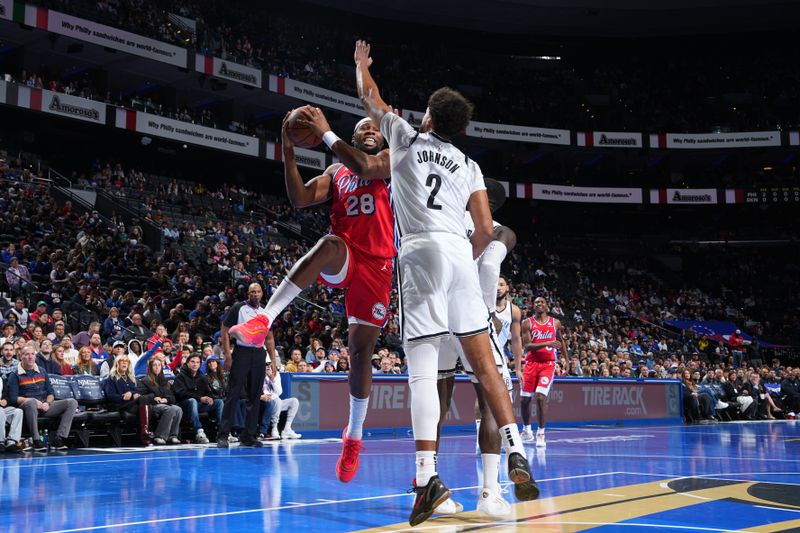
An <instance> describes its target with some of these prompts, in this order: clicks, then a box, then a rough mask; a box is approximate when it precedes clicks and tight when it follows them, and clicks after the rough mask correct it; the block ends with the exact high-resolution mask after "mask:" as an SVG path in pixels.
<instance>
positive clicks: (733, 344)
mask: <svg viewBox="0 0 800 533" xmlns="http://www.w3.org/2000/svg"><path fill="white" fill-rule="evenodd" d="M728 348H730V350H731V354H732V355H733V365H734V366H735V367H736V368H740V367H741V366H742V357H743V356H744V337H742V331H741V330H739V329H737V330H736V331H735V332H734V333H733V335H731V336H730V337H728Z"/></svg>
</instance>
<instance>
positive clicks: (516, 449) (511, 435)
mask: <svg viewBox="0 0 800 533" xmlns="http://www.w3.org/2000/svg"><path fill="white" fill-rule="evenodd" d="M500 438H502V439H503V449H504V450H505V451H506V454H508V455H511V454H512V453H518V454H520V455H522V456H523V457H525V447H524V446H523V445H522V438H521V437H520V436H519V428H518V427H517V425H516V424H507V425H505V426H503V427H501V428H500Z"/></svg>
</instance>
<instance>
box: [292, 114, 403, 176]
mask: <svg viewBox="0 0 800 533" xmlns="http://www.w3.org/2000/svg"><path fill="white" fill-rule="evenodd" d="M306 108H307V116H308V118H301V119H298V122H299V123H300V124H302V125H304V126H308V127H309V128H311V130H312V131H313V132H314V134H315V135H317V136H318V137H320V138H321V139H322V140H323V141H325V144H327V145H328V147H329V148H330V149H331V150H332V151H333V153H334V154H336V157H338V158H339V161H341V162H342V164H344V166H346V167H347V168H349V169H350V170H352V171H353V172H355V174H356V175H357V176H358V177H359V178H362V179H367V180H382V179H386V178H388V177H389V174H390V166H389V150H382V151H381V152H379V153H378V154H376V155H369V154H366V153H364V152H362V151H361V150H359V149H358V148H355V147H353V146H350V145H349V144H347V143H346V142H345V141H343V140H342V139H340V138H339V137H338V136H337V135H336V134H335V133H333V131H331V126H330V124H328V120H327V119H326V118H325V114H324V113H323V112H322V110H321V109H320V108H318V107H311V106H306ZM375 128H376V129H377V128H379V125H376V126H375Z"/></svg>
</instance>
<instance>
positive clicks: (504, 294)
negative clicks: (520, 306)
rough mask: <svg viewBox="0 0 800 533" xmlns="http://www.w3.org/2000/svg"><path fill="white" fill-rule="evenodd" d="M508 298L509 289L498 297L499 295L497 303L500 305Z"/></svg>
mask: <svg viewBox="0 0 800 533" xmlns="http://www.w3.org/2000/svg"><path fill="white" fill-rule="evenodd" d="M506 298H508V291H506V292H504V293H503V295H502V296H498V297H497V302H496V303H497V305H500V303H501V302H502V301H503V300H505V299H506Z"/></svg>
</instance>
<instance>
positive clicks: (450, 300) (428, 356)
mask: <svg viewBox="0 0 800 533" xmlns="http://www.w3.org/2000/svg"><path fill="white" fill-rule="evenodd" d="M369 52H370V50H369V46H367V45H366V43H364V42H363V41H359V42H357V43H356V50H355V55H354V59H355V63H356V85H357V88H358V95H359V97H360V98H361V102H362V103H363V105H364V109H365V110H366V111H367V115H368V116H369V117H370V118H371V119H372V120H373V122H374V123H375V124H380V128H381V133H383V136H384V138H385V139H386V140H387V142H388V143H389V150H390V155H389V159H390V162H391V174H392V195H393V204H394V209H395V221H396V225H397V230H398V233H399V235H400V239H401V240H400V249H399V252H398V286H399V296H400V323H401V335H402V338H403V347H404V350H405V353H406V360H407V363H408V373H409V380H408V381H409V389H410V391H411V423H412V427H413V431H414V441H415V442H414V444H415V448H416V478H415V481H414V488H413V491H414V492H415V494H416V498H415V501H414V507H413V509H412V510H411V514H410V516H409V523H410V524H411V525H412V526H416V525H418V524H420V523H422V522H423V521H425V520H427V519H428V518H429V517H430V516H431V514H433V511H434V509H435V508H436V507H438V506H439V505H440V504H441V503H443V502H444V501H445V500H447V499H448V498H449V497H450V490H449V489H447V487H446V486H445V485H444V483H442V481H441V479H439V476H438V475H437V473H436V428H437V426H438V423H439V401H438V391H437V388H436V381H437V373H438V361H439V345H440V342H441V339H442V338H444V337H449V335H450V334H451V332H452V333H453V335H455V337H457V338H458V339H459V342H460V344H461V347H462V348H463V350H464V354H465V356H466V360H467V361H468V362H469V364H470V366H471V367H472V369H473V371H474V373H475V376H476V378H477V379H478V381H479V382H480V384H481V387H482V394H483V397H484V399H485V400H486V402H487V404H488V406H489V408H490V410H491V412H492V414H493V415H494V417H495V419H496V420H497V423H498V425H500V426H501V427H500V433H501V438H502V439H503V444H504V447H505V449H506V451H507V452H508V477H509V479H510V480H511V481H512V482H514V484H515V494H516V496H517V498H518V499H520V500H532V499H535V498H537V497H538V496H539V489H538V487H537V486H536V483H535V482H534V481H533V477H532V475H531V472H530V465H529V464H528V460H527V458H526V457H525V449H524V447H523V445H522V440H521V438H520V436H519V429H518V428H517V425H516V423H515V421H514V413H513V411H512V408H511V401H510V400H509V398H508V394H507V392H506V390H505V385H504V384H503V380H502V379H501V377H500V374H499V373H498V372H497V369H496V367H495V364H494V359H493V357H492V353H491V348H490V345H489V336H488V333H487V323H488V319H489V316H488V313H487V312H486V311H485V310H484V312H483V313H477V312H476V310H479V309H480V308H481V306H482V305H483V299H482V297H481V288H480V285H479V282H478V272H477V267H476V265H475V262H474V261H473V259H476V258H477V257H479V256H480V255H481V253H483V251H484V250H485V249H486V246H487V245H489V243H490V242H491V241H492V236H493V231H492V219H491V213H490V211H489V202H488V200H487V195H486V190H485V189H486V187H485V185H484V183H483V175H482V173H481V170H480V168H479V167H478V165H477V164H476V163H475V162H473V161H471V160H470V159H469V158H468V157H466V156H465V155H464V154H463V153H462V152H461V151H460V150H459V149H458V148H456V147H455V146H453V145H452V144H451V143H450V138H452V137H454V136H456V135H459V134H461V133H463V132H464V131H465V130H466V127H467V125H468V123H469V119H470V117H471V115H472V105H471V104H470V103H469V102H468V101H467V100H466V99H465V98H464V97H463V96H462V95H461V94H459V93H458V92H456V91H454V90H452V89H449V88H442V89H439V90H437V91H435V92H434V93H433V94H432V95H431V97H430V98H429V100H428V110H427V111H426V113H425V117H424V118H423V120H422V128H421V130H420V132H419V133H418V132H416V131H415V130H414V129H413V128H412V127H411V126H410V125H409V124H408V122H406V121H405V120H403V119H402V118H400V117H399V116H398V115H396V114H395V113H393V112H392V110H391V108H390V107H389V106H388V105H386V103H385V102H384V101H383V100H382V99H381V97H380V94H379V92H378V87H377V85H376V84H375V81H374V80H373V79H372V76H371V75H370V73H369V66H370V65H371V64H372V59H371V58H370V56H369ZM467 206H468V207H469V211H470V213H471V215H472V220H473V221H474V224H475V230H474V232H473V234H472V237H471V238H470V239H469V240H467V238H466V226H465V225H464V210H465V207H467ZM484 308H485V306H484Z"/></svg>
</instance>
